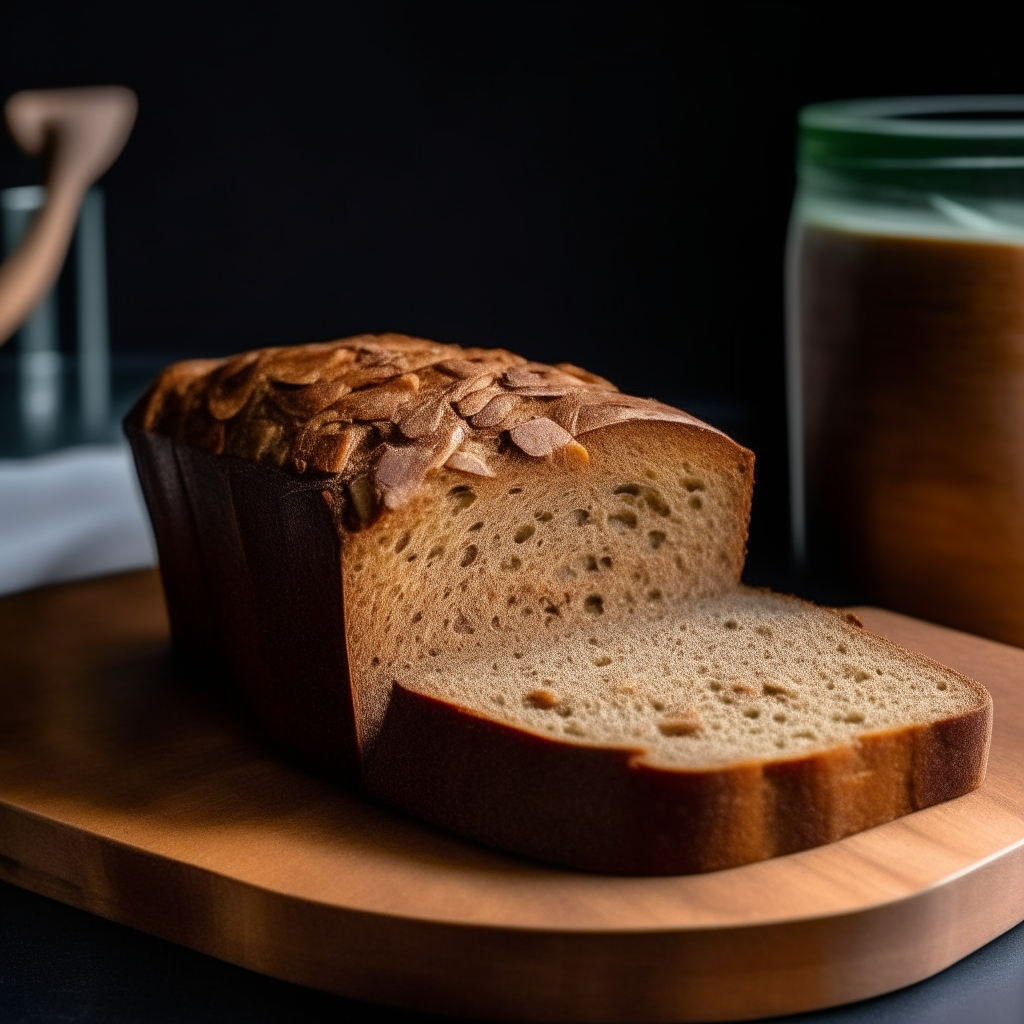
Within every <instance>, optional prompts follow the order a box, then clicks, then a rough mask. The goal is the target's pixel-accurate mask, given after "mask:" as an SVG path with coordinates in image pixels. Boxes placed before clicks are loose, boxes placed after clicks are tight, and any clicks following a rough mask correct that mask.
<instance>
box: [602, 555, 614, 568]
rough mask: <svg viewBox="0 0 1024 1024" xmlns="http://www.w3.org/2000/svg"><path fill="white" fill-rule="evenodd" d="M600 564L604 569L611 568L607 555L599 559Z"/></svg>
mask: <svg viewBox="0 0 1024 1024" xmlns="http://www.w3.org/2000/svg"><path fill="white" fill-rule="evenodd" d="M601 564H602V565H603V566H604V567H605V568H606V569H610V568H611V567H612V560H611V559H610V558H609V557H608V556H607V555H605V556H604V558H602V559H601Z"/></svg>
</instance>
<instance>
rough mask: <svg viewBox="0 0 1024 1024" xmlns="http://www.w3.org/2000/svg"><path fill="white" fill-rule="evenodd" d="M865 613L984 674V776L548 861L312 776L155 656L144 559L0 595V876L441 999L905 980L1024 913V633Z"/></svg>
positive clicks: (702, 1001) (626, 1015) (176, 934)
mask: <svg viewBox="0 0 1024 1024" xmlns="http://www.w3.org/2000/svg"><path fill="white" fill-rule="evenodd" d="M859 614H861V615H862V617H863V618H864V620H865V622H866V623H867V625H868V626H869V628H872V629H874V630H875V631H876V632H879V633H882V634H883V635H885V636H888V637H891V638H892V639H894V640H896V641H898V642H900V643H902V644H904V645H906V646H908V647H911V648H914V649H915V650H919V651H922V652H923V653H925V654H928V655H930V656H931V657H933V658H936V659H938V660H939V661H942V662H945V663H946V664H948V665H950V666H952V667H953V668H956V669H958V670H960V671H961V672H965V673H967V674H969V675H972V676H974V677H975V678H977V679H979V680H981V681H982V682H983V683H985V685H986V686H988V688H989V689H990V690H991V692H992V695H993V697H994V699H995V735H994V739H993V745H992V756H991V761H990V763H989V774H988V780H987V782H986V784H985V786H984V787H983V788H982V789H981V790H980V791H979V792H976V793H973V794H971V795H970V796H967V797H963V798H962V799H960V800H956V801H953V802H951V803H948V804H943V805H940V806H937V807H932V808H929V809H927V810H925V811H919V812H918V813H916V814H913V815H910V816H909V817H906V818H903V819H900V820H899V821H895V822H892V823H890V824H888V825H883V826H881V827H879V828H875V829H872V830H870V831H868V832H865V833H862V834H860V835H856V836H852V837H850V838H848V839H844V840H843V841H842V842H839V843H835V844H833V845H831V846H827V847H822V848H819V849H816V850H808V851H806V852H804V853H799V854H794V855H791V856H788V857H782V858H778V859H776V860H771V861H766V862H763V863H760V864H752V865H748V866H747V867H742V868H737V869H734V870H731V871H721V872H717V873H713V874H708V875H699V876H689V877H681V878H611V877H602V876H594V875H586V874H580V873H575V872H568V871H561V870H556V869H553V868H550V867H546V866H544V865H539V864H534V863H530V862H527V861H522V860H518V859H515V858H513V857H510V856H505V855H503V854H500V853H496V852H493V851H491V850H488V849H485V848H483V847H478V846H475V845H473V844H471V843H468V842H464V841H461V840H459V839H456V838H454V837H452V836H448V835H445V834H442V833H440V832H437V831H434V830H432V829H430V828H428V827H426V826H423V825H420V824H418V823H417V822H415V821H412V820H410V819H407V818H404V817H402V816H400V815H398V814H396V813H394V812H392V811H389V810H387V809H385V808H382V807H379V806H375V805H373V804H371V803H369V802H367V801H365V800H363V799H362V798H360V797H357V796H355V795H353V794H351V793H348V792H345V791H342V790H340V789H337V788H335V787H333V786H331V785H330V784H328V783H326V782H323V781H321V780H319V779H317V778H315V777H313V776H311V775H307V774H305V773H304V772H303V771H301V770H300V769H299V768H297V767H295V766H293V765H290V764H289V763H287V762H286V761H285V760H283V759H281V758H279V757H278V756H276V755H275V754H273V753H272V752H268V751H267V750H265V749H262V748H261V747H260V746H259V744H258V742H257V740H256V739H255V738H254V737H253V736H251V735H247V733H246V731H245V730H244V728H242V727H240V726H239V725H237V724H236V723H235V722H234V721H233V719H232V718H231V717H230V716H229V715H227V714H225V713H224V712H223V711H222V710H220V709H218V708H217V707H216V706H214V705H213V704H211V703H209V702H207V700H206V699H205V698H203V697H201V696H200V695H198V694H196V693H193V692H191V691H189V690H188V689H186V688H184V687H182V686H181V685H180V684H179V683H177V682H175V681H174V680H173V679H172V678H171V676H170V672H169V669H168V664H167V625H166V620H165V617H164V611H163V602H162V597H161V594H160V589H159V581H158V579H157V576H156V573H155V572H142V573H132V574H128V575H123V576H116V577H109V578H106V579H100V580H93V581H88V582H85V583H75V584H69V585H64V586H58V587H52V588H47V589H44V590H37V591H33V592H30V593H26V594H21V595H16V596H14V597H7V598H3V599H2V600H0V877H2V878H3V879H5V880H7V881H10V882H13V883H14V884H16V885H20V886H23V887H25V888H27V889H31V890H33V891H35V892H38V893H42V894H43V895H45V896H50V897H53V898H55V899H58V900H61V901H63V902H65V903H69V904H72V905H73V906H76V907H82V908H84V909H86V910H90V911H92V912H94V913H97V914H100V915H102V916H104V917H108V918H110V919H112V920H115V921H120V922H122V923H124V924H127V925H130V926H132V927H135V928H139V929H142V930H143V931H146V932H150V933H152V934H154V935H159V936H162V937H164V938H167V939H171V940H172V941H174V942H179V943H182V944H183V945H186V946H191V947H192V948H194V949H197V950H201V951H203V952H205V953H209V954H211V955H213V956H216V957H220V958H222V959H224V960H228V961H230V962H232V963H236V964H241V965H243V966H245V967H248V968H251V969H253V970H256V971H262V972H264V973H266V974H270V975H274V976H275V977H279V978H285V979H288V980H289V981H294V982H298V983H300V984H303V985H310V986H314V987H317V988H321V989H326V990H329V991H332V992H338V993H341V994H343V995H346V996H352V997H355V998H358V999H364V1000H370V1001H375V1002H381V1003H387V1004H391V1005H395V1006H403V1007H409V1008H414V1009H420V1010H431V1011H436V1012H441V1013H453V1014H464V1015H472V1016H482V1017H502V1018H510V1019H519V1020H523V1019H531V1020H541V1019H544V1020H566V1021H681V1020H688V1021H690V1020H728V1019H735V1018H753V1017H757V1016H762V1015H768V1014H779V1013H786V1012H794V1011H799V1010H809V1009H814V1008H819V1007H824V1006H831V1005H834V1004H838V1003H843V1002H847V1001H850V1000H855V999H862V998H864V997H866V996H872V995H876V994H878V993H881V992H887V991H890V990H892V989H894V988H898V987H900V986H903V985H907V984H909V983H911V982H914V981H918V980H920V979H922V978H926V977H928V976H929V975H931V974H934V973H935V972H936V971H939V970H942V968H944V967H946V966H948V965H949V964H951V963H953V962H954V961H956V960H958V959H959V958H960V957H963V956H965V955H966V954H967V953H970V952H971V951H972V950H975V949H977V948H978V947H979V946H981V945H983V944H984V943H986V942H988V941H989V940H991V939H993V938H995V937H996V936H997V935H999V934H1000V933H1001V932H1003V931H1005V930H1007V929H1008V928H1010V927H1012V926H1013V925H1015V924H1017V923H1018V922H1019V921H1021V920H1024V845H1022V844H1024V650H1018V649H1016V648H1012V647H1006V646H1003V645H1001V644H997V643H994V642H992V641H988V640H982V639H979V638H977V637H972V636H967V635H965V634H962V633H955V632H953V631H951V630H948V629H942V628H940V627H937V626H932V625H928V624H926V623H923V622H917V621H915V620H913V619H908V618H904V617H902V616H899V615H894V614H892V613H889V612H883V611H878V610H871V609H865V610H862V611H860V612H859Z"/></svg>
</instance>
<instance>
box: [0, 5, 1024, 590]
mask: <svg viewBox="0 0 1024 1024" xmlns="http://www.w3.org/2000/svg"><path fill="white" fill-rule="evenodd" d="M2 18H3V26H2V28H3V31H0V93H2V95H3V96H6V95H8V94H9V93H11V92H13V91H15V90H17V89H23V88H39V87H52V86H61V85H81V84H98V83H108V82H120V83H124V84H126V85H129V86H130V87H132V88H133V89H134V90H135V91H136V92H137V93H138V96H139V100H140V114H139V120H138V124H137V126H136V129H135V132H134V135H133V137H132V139H131V140H130V141H129V143H128V146H127V148H126V150H125V152H124V154H123V156H122V157H121V159H120V160H119V162H118V163H117V164H116V165H115V167H114V168H113V170H111V171H110V173H109V174H108V175H107V177H106V179H105V181H104V185H105V187H106V191H107V196H108V231H109V273H110V289H111V317H112V336H113V345H114V347H115V351H116V352H117V353H118V354H119V355H120V356H121V358H122V361H123V360H125V359H128V358H132V359H135V360H136V361H137V362H138V361H139V360H140V359H142V360H143V363H144V364H145V365H148V364H149V363H152V364H153V368H154V369H155V367H156V366H157V365H158V364H159V363H160V361H161V360H163V361H166V360H168V359H170V358H172V357H181V356H186V355H191V354H200V353H225V352H230V351H234V350H238V349H243V348H250V347H255V346H260V345H268V344H281V343H287V342H299V341H307V340H316V339H324V338H330V337H337V336H343V335H348V334H354V333H357V332H361V331H373V330H396V331H404V332H407V333H410V334H417V335H423V336H427V337H432V338H437V339H441V340H445V341H455V342H460V343H463V344H476V345H500V346H504V347H508V348H512V349H514V350H517V351H520V352H522V353H524V354H525V355H527V356H530V357H533V358H538V359H543V360H545V361H556V360H561V359H567V360H570V361H572V362H576V363H581V364H583V365H585V366H588V367H590V368H592V369H593V370H595V371H597V372H598V373H601V374H604V375H607V376H609V377H611V378H612V379H614V380H615V381H616V383H618V384H619V385H620V386H621V387H622V388H623V389H624V390H629V391H632V392H636V393H639V394H643V395H654V396H656V397H659V398H663V399H667V400H669V401H675V402H680V403H682V404H684V405H685V406H687V407H689V408H690V409H691V411H693V412H695V413H697V415H702V416H704V418H706V419H708V420H710V421H711V422H713V423H715V424H716V425H720V426H722V427H723V428H724V429H726V430H728V431H730V432H732V433H733V434H734V435H735V436H737V438H738V439H739V440H741V441H743V442H744V443H746V444H748V445H749V446H750V447H752V448H753V449H754V450H755V452H756V454H757V456H758V486H757V492H756V497H755V507H754V515H753V525H752V536H751V544H750V566H749V569H748V577H749V578H750V579H752V580H754V581H769V582H774V583H776V584H780V583H782V584H783V585H785V584H787V583H788V584H790V585H793V586H796V587H797V588H798V589H799V588H800V585H801V584H800V581H799V580H794V579H792V578H790V577H789V576H788V575H787V569H788V561H789V550H788V527H787V521H788V518H787V517H788V508H787V485H786V472H787V467H786V454H785V416H784V403H785V396H784V376H783V311H782V253H783V245H784V239H785V231H786V222H787V217H788V213H789V204H790V200H791V197H792V190H793V183H794V179H793V154H794V143H795V137H794V123H795V115H796V112H797V110H798V109H799V107H800V106H802V105H803V104H805V103H808V102H813V101H817V100H824V99H839V98H851V97H857V96H870V95H892V94H923V93H944V92H1024V60H1022V58H1021V49H1020V45H1019V40H1020V36H1019V33H1018V32H1017V24H1018V20H1019V19H1017V16H1016V14H1015V9H1014V7H1013V6H1011V5H1002V6H1000V5H991V6H989V5H984V4H972V5H971V6H970V8H969V9H968V8H966V7H961V8H952V7H948V8H937V7H934V6H917V5H904V6H899V5H895V6H894V5H882V4H878V5H874V4H864V3H858V4H852V3H847V4H842V3H833V4H829V5H807V6H806V7H804V6H800V5H785V4H769V3H754V4H736V3H732V4H730V3H717V4H704V3H690V4H683V3H666V4H652V3H636V2H633V3H612V4H601V3H589V4H574V3H540V4H535V3H506V2H488V3H479V2H477V3H429V2H418V3H395V2H390V0H378V2H373V3H353V4H335V5H331V6H326V5H325V6H304V5H302V4H279V5H276V6H263V7H260V6H256V7H251V8H249V9H248V10H243V9H242V8H241V7H238V8H234V9H233V10H231V11H225V10H223V9H219V8H218V7H216V5H209V6H207V7H191V8H190V7H188V6H181V5H175V6H173V7H171V6H161V5H143V4H136V5H132V6H111V5H104V4H97V3H88V4H78V5H53V4H47V3H38V2H36V3H31V4H29V3H21V4H11V3H8V4H7V5H4V7H3V15H2ZM968 19H969V20H968ZM1008 19H1013V20H1012V21H1010V20H1008ZM40 174H41V170H40V168H39V167H37V166H34V165H33V163H32V162H30V161H27V160H25V159H24V158H22V157H20V156H19V155H18V153H17V151H16V150H15V148H14V146H13V144H12V143H11V142H10V141H9V140H8V139H6V138H5V139H4V141H3V148H2V149H0V186H6V185H11V184H24V183H29V182H32V181H37V180H39V178H40Z"/></svg>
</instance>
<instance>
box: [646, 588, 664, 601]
mask: <svg viewBox="0 0 1024 1024" xmlns="http://www.w3.org/2000/svg"><path fill="white" fill-rule="evenodd" d="M647 600H648V601H660V600H661V591H660V590H658V589H657V587H655V588H654V590H648V591H647Z"/></svg>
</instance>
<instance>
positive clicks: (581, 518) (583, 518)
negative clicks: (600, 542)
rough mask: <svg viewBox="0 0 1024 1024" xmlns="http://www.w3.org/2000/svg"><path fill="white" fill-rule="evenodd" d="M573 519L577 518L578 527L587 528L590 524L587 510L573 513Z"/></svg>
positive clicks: (578, 510) (580, 509) (577, 510)
mask: <svg viewBox="0 0 1024 1024" xmlns="http://www.w3.org/2000/svg"><path fill="white" fill-rule="evenodd" d="M573 518H575V520H576V525H577V526H585V525H586V524H587V523H589V522H590V513H589V512H588V511H587V510H586V509H583V508H578V509H576V511H575V512H573Z"/></svg>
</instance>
